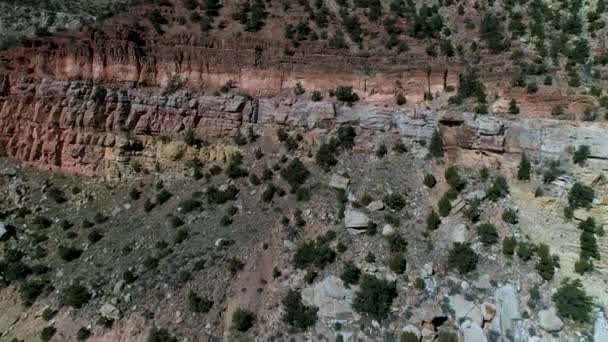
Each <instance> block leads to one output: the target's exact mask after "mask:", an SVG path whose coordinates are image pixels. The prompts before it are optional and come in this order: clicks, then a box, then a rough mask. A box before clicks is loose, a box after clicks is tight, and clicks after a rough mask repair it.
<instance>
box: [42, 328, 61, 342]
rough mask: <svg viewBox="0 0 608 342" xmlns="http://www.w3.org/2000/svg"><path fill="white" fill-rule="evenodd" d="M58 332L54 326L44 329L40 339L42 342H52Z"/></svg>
mask: <svg viewBox="0 0 608 342" xmlns="http://www.w3.org/2000/svg"><path fill="white" fill-rule="evenodd" d="M56 331H57V330H56V329H55V327H53V326H49V327H44V328H43V329H42V331H41V332H40V339H41V340H42V341H50V340H51V339H52V338H53V335H55V332H56Z"/></svg>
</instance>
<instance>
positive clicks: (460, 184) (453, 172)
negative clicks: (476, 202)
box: [444, 166, 467, 192]
mask: <svg viewBox="0 0 608 342" xmlns="http://www.w3.org/2000/svg"><path fill="white" fill-rule="evenodd" d="M444 176H445V180H446V182H447V183H448V185H449V186H450V188H451V189H453V190H455V191H456V192H460V191H462V190H463V189H464V188H465V187H466V185H467V182H466V181H465V180H464V179H462V177H461V176H460V172H459V171H458V168H456V167H455V166H450V167H448V168H447V169H446V170H445V173H444Z"/></svg>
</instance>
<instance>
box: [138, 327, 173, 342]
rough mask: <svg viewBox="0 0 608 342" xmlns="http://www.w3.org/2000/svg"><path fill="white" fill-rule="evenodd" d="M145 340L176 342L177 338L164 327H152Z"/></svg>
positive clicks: (151, 341)
mask: <svg viewBox="0 0 608 342" xmlns="http://www.w3.org/2000/svg"><path fill="white" fill-rule="evenodd" d="M146 342H177V338H176V337H174V336H173V335H171V334H170V333H169V331H167V330H166V329H164V328H161V329H158V328H156V327H153V328H152V329H150V334H149V335H148V339H147V341H146Z"/></svg>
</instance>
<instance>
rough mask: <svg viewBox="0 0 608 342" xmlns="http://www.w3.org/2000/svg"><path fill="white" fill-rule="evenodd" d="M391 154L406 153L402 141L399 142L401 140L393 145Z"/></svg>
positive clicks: (397, 140)
mask: <svg viewBox="0 0 608 342" xmlns="http://www.w3.org/2000/svg"><path fill="white" fill-rule="evenodd" d="M393 152H396V153H399V154H403V153H405V152H407V148H406V147H405V144H404V143H403V141H401V139H400V138H399V139H396V140H395V142H394V143H393Z"/></svg>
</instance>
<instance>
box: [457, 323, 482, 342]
mask: <svg viewBox="0 0 608 342" xmlns="http://www.w3.org/2000/svg"><path fill="white" fill-rule="evenodd" d="M460 331H461V332H462V335H463V336H462V337H463V340H464V342H487V341H488V338H487V337H486V334H485V333H484V332H483V329H481V326H479V324H477V323H475V322H473V321H471V320H468V319H467V320H465V321H464V322H463V323H462V324H461V326H460Z"/></svg>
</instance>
